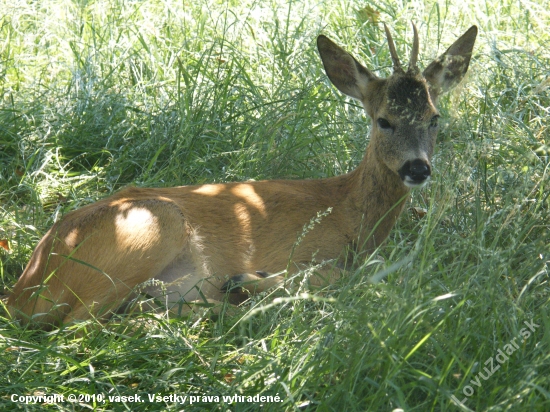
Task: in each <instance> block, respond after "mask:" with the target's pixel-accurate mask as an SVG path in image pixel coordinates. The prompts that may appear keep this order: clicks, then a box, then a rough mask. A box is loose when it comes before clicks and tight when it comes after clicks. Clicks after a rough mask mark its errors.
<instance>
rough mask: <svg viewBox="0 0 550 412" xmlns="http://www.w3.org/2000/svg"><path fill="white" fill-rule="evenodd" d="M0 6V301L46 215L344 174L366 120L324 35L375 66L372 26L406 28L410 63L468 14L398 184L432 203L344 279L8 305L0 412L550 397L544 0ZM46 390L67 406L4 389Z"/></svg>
mask: <svg viewBox="0 0 550 412" xmlns="http://www.w3.org/2000/svg"><path fill="white" fill-rule="evenodd" d="M0 16H1V17H0V88H1V92H2V95H1V99H2V100H1V106H0V176H1V178H0V222H1V225H0V240H2V241H5V242H4V243H6V244H7V247H8V248H9V251H8V250H5V249H2V248H0V279H1V282H2V284H3V287H4V289H5V292H6V293H9V292H10V289H11V287H12V286H13V284H14V283H15V281H16V279H17V278H18V276H19V275H20V274H21V272H22V271H23V268H24V266H25V264H26V262H27V261H28V258H29V256H30V253H31V252H32V250H33V248H34V247H35V245H36V243H37V242H38V240H39V239H40V238H41V236H42V235H43V234H44V233H45V231H46V230H47V229H48V228H49V227H50V226H51V224H52V223H53V222H54V221H56V220H57V219H59V218H60V217H61V216H62V215H63V214H64V213H66V212H68V211H70V210H73V209H76V208H78V207H80V206H82V205H84V204H88V203H91V202H93V201H95V200H97V199H99V198H102V197H105V196H107V195H108V194H110V193H113V192H114V191H116V190H118V189H119V188H121V187H123V186H126V185H129V184H135V185H137V186H156V187H160V186H173V185H182V184H200V183H204V182H225V181H238V180H246V179H271V178H289V179H294V178H319V177H325V176H333V175H337V174H341V173H344V172H346V171H349V170H350V169H352V168H353V167H354V166H355V165H356V164H357V163H358V162H359V160H360V159H361V157H362V155H363V152H364V148H365V145H366V143H367V141H366V136H367V135H368V129H369V125H368V123H369V121H368V119H367V118H366V116H365V115H364V114H363V112H362V109H361V108H360V107H358V105H357V104H356V103H353V102H351V101H348V100H346V99H345V98H343V97H342V96H341V95H340V94H339V93H338V92H337V91H336V90H335V89H334V88H333V87H332V86H330V85H329V83H328V81H327V79H326V76H325V75H324V74H323V72H322V68H321V63H320V60H319V58H318V56H317V53H316V51H315V47H314V39H315V38H316V36H317V35H318V34H319V33H321V32H322V33H325V34H327V35H328V36H330V37H332V38H333V39H335V40H336V41H337V42H338V43H340V44H341V45H343V46H344V47H345V48H346V49H348V50H349V51H351V52H352V53H353V54H354V55H355V56H356V57H357V58H358V59H359V60H361V61H363V62H365V64H366V65H368V67H370V68H373V69H380V70H379V71H378V73H380V74H381V75H387V74H388V73H389V71H390V70H391V63H390V58H389V53H388V50H387V47H386V44H385V40H384V36H383V35H382V30H381V27H380V24H373V22H381V21H385V22H387V23H389V25H390V26H391V28H392V31H393V33H394V39H395V41H396V43H397V48H398V51H400V53H401V55H406V54H407V53H408V50H409V45H410V41H411V38H412V33H411V28H410V23H409V21H410V20H413V21H415V22H416V23H417V25H418V27H419V30H420V39H421V56H420V57H421V64H422V65H424V66H426V65H427V63H428V62H429V61H430V60H431V59H433V58H434V57H436V56H437V55H438V54H440V53H441V52H443V51H444V50H445V48H446V47H447V46H448V45H450V44H451V43H452V41H454V39H455V38H456V37H457V36H458V35H460V34H461V33H462V32H463V31H465V30H466V29H467V28H468V27H469V26H470V25H471V24H477V25H478V26H479V28H480V35H479V37H478V40H477V43H476V48H475V55H474V58H473V61H472V64H471V66H470V73H469V75H468V78H467V79H466V81H465V82H464V83H463V84H462V85H461V87H460V89H459V90H457V91H455V92H453V94H452V95H450V96H448V97H445V98H444V99H442V102H441V104H440V108H441V111H442V113H443V116H442V117H443V120H444V121H443V122H442V123H443V125H442V127H441V132H440V137H439V143H438V147H437V153H436V157H435V159H434V162H435V172H434V174H435V176H434V179H433V181H432V183H431V184H430V185H429V186H428V187H427V188H425V189H424V190H422V191H418V192H414V194H413V196H412V198H411V200H410V207H411V208H413V207H415V208H425V209H426V210H427V213H426V215H425V216H423V217H419V216H417V215H415V214H414V213H412V212H411V211H409V210H407V211H406V212H405V213H404V214H403V216H402V217H401V218H400V220H399V222H398V224H397V226H396V228H395V229H394V231H393V232H392V234H391V236H390V238H389V239H388V241H387V242H386V243H385V245H384V246H383V247H382V248H380V250H379V251H378V253H377V254H376V255H375V256H372V257H366V256H358V257H357V259H356V260H357V262H358V267H357V269H356V270H355V271H354V272H353V273H352V274H350V276H349V277H347V278H345V279H342V280H341V281H339V282H338V284H336V285H333V286H332V287H330V288H327V289H326V290H324V291H322V293H310V292H308V291H306V290H302V289H300V290H298V291H297V292H296V293H293V294H291V293H285V292H284V291H277V295H276V296H277V297H274V296H272V295H271V294H268V295H265V296H259V297H255V298H254V299H253V300H252V301H251V302H249V303H248V304H247V305H245V306H243V307H241V308H239V309H238V310H237V311H236V312H235V313H230V312H222V314H221V315H220V316H219V317H218V318H208V317H199V318H193V319H173V318H169V319H168V318H160V319H159V318H157V317H154V316H152V315H147V314H144V315H140V316H131V317H121V318H118V319H113V320H112V321H111V322H109V323H108V324H107V325H106V326H105V327H104V328H97V325H94V324H89V323H88V324H86V323H83V324H78V325H74V326H71V327H67V328H63V329H59V330H54V331H52V332H49V333H45V332H37V331H31V330H27V329H25V328H23V327H21V326H19V325H18V324H17V323H14V322H13V321H11V320H10V319H9V318H8V317H7V315H6V312H5V311H4V310H0V352H1V354H2V355H1V356H0V405H1V406H0V408H1V409H5V410H67V411H68V410H89V409H92V410H98V411H104V410H105V411H110V410H113V411H119V410H148V411H149V410H151V411H155V410H159V411H160V410H186V411H187V410H232V411H245V410H257V409H259V408H260V403H258V402H255V401H254V398H246V397H254V396H271V397H272V399H269V400H278V401H279V400H280V402H266V401H265V400H264V403H263V409H265V410H308V411H309V410H311V411H313V410H320V411H332V410H346V411H354V410H358V411H364V410H373V411H378V410H380V411H389V410H395V411H398V410H404V411H456V410H475V411H485V410H490V411H503V410H510V411H546V410H549V409H550V377H549V375H548V370H550V369H549V367H550V355H549V353H550V350H549V346H550V317H549V313H548V312H549V311H548V307H549V306H548V304H549V302H550V285H549V273H548V272H549V261H550V230H549V223H548V222H550V199H549V197H548V194H549V193H550V187H549V186H550V179H549V155H550V147H549V146H550V137H549V136H550V135H549V130H550V129H549V125H548V119H549V118H550V116H549V108H550V96H549V87H550V83H549V76H550V72H549V70H548V67H550V54H549V52H548V49H547V45H548V44H549V43H550V34H549V33H548V28H547V22H548V21H549V19H550V15H549V11H548V4H545V3H544V2H542V1H539V2H536V1H526V2H521V3H520V2H514V1H508V0H501V1H500V2H481V3H480V2H478V1H471V0H465V1H461V2H458V1H455V0H450V1H448V2H445V3H435V2H432V1H414V2H410V3H400V2H397V3H395V2H390V1H386V0H381V1H380V2H377V3H376V4H374V3H372V4H369V5H367V3H366V2H351V1H348V0H339V1H337V2H334V1H332V2H328V1H327V2H325V1H320V2H309V1H308V0H304V1H289V2H282V1H275V0H273V1H269V2H263V1H262V2H256V1H252V0H247V1H244V2H242V1H225V2H223V1H208V0H198V1H193V2H187V1H180V2H177V1H173V0H164V1H160V0H149V1H122V0H114V1H111V2H107V1H104V0H96V1H93V0H92V1H85V0H82V1H72V2H71V1H68V0H55V1H54V0H48V1H43V2H24V1H16V0H7V1H4V2H3V3H2V4H0ZM404 60H406V59H404ZM380 258H383V260H382V259H380ZM371 276H374V277H375V278H376V279H378V281H377V282H375V283H374V284H373V283H371V282H369V278H370V277H371ZM526 321H527V322H528V323H529V322H534V324H536V325H538V326H536V327H535V326H533V324H532V323H530V325H531V329H529V327H528V326H526V324H525V323H524V322H526ZM526 333H529V336H527V335H526ZM514 339H515V340H514ZM516 341H517V342H516ZM512 342H516V343H518V342H521V343H519V344H518V345H517V347H516V346H514V345H513V343H512ZM506 345H512V346H506ZM499 350H501V351H503V352H504V353H506V350H508V351H509V353H508V356H507V357H508V359H506V360H505V361H504V362H503V363H497V361H496V360H498V359H502V357H500V358H498V357H497V355H498V354H499V352H498V351H499ZM490 359H493V362H494V366H495V367H496V365H499V369H498V370H496V371H494V373H492V374H489V373H488V371H490V369H491V365H490V362H491V360H490ZM484 368H487V369H484ZM488 375H491V376H488ZM40 394H45V395H53V394H60V395H64V396H65V401H64V402H51V403H46V404H44V403H30V404H24V403H21V402H12V399H11V396H12V395H17V396H25V395H34V396H38V395H40ZM69 395H75V396H77V397H78V398H77V402H73V403H71V402H68V401H67V398H68V396H69ZM94 395H95V397H94ZM132 395H139V396H141V400H143V402H142V403H141V402H140V403H137V402H135V401H136V399H126V400H124V399H123V398H122V397H123V396H132ZM148 395H158V396H170V395H178V396H187V398H186V400H185V404H182V403H181V402H182V399H179V398H178V399H177V400H176V399H174V398H173V397H172V398H167V399H159V398H156V399H153V401H149V398H148ZM234 395H240V396H244V398H239V399H235V398H234V399H233V401H236V402H234V403H231V401H230V400H224V399H223V396H234ZM98 396H99V397H103V398H101V399H100V398H98ZM109 396H110V397H111V398H109ZM116 396H120V398H116ZM192 396H193V397H196V398H191V397H192ZM202 396H210V397H211V398H202ZM216 396H217V397H219V399H216V398H215V397H216ZM275 397H277V398H275ZM453 397H454V398H453ZM17 399H19V398H17ZM456 400H458V401H462V402H463V404H462V405H457V403H456ZM191 401H193V403H192V404H191Z"/></svg>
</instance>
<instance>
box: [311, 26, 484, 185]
mask: <svg viewBox="0 0 550 412" xmlns="http://www.w3.org/2000/svg"><path fill="white" fill-rule="evenodd" d="M413 29H414V42H413V48H412V52H411V58H410V63H409V67H408V69H407V70H406V71H405V70H403V69H402V68H401V63H400V61H399V58H398V57H397V54H396V51H395V45H394V43H393V40H392V37H391V34H390V32H389V30H388V29H387V27H386V35H387V38H388V45H389V48H390V53H391V57H392V60H393V67H394V72H393V74H392V75H391V76H390V77H388V78H386V79H381V78H379V77H377V76H375V75H374V74H373V73H372V72H370V71H369V70H368V69H366V68H365V67H364V66H362V65H361V64H360V63H359V62H358V61H357V60H355V58H353V57H352V56H351V55H350V54H348V53H347V52H345V51H344V50H343V49H341V48H340V47H338V46H337V45H336V44H334V43H333V42H332V41H331V40H329V39H328V38H327V37H325V36H319V37H318V39H317V46H318V49H319V53H320V55H321V59H322V60H323V65H324V67H325V71H326V73H327V75H328V77H329V79H330V80H331V81H332V83H333V84H334V85H335V86H336V87H337V88H338V89H339V90H340V91H341V92H342V93H344V94H346V95H348V96H351V97H353V98H355V99H357V100H359V101H361V103H362V104H363V106H364V108H365V110H366V112H367V114H368V115H369V116H370V118H371V119H372V129H371V141H370V145H371V146H372V150H373V151H374V153H375V156H376V159H377V161H378V162H379V163H380V164H381V165H382V167H385V168H387V169H388V170H389V171H390V172H391V173H394V174H397V175H399V177H400V178H401V181H402V182H403V184H404V185H405V186H407V187H419V186H422V185H424V184H425V183H426V182H427V181H428V179H429V178H430V176H431V163H430V160H431V157H432V154H433V150H434V145H435V140H436V136H437V131H438V118H439V114H438V111H437V109H436V107H435V104H436V102H437V98H438V97H439V95H440V94H442V93H445V92H446V91H448V90H450V89H451V88H452V87H454V86H455V85H456V84H458V82H459V81H460V80H461V79H462V77H463V76H464V74H465V73H466V71H467V70H468V65H469V62H470V56H471V52H472V48H473V45H474V42H475V38H476V35H477V28H476V27H475V26H472V27H471V28H470V29H469V30H468V31H467V32H466V33H465V34H464V35H463V36H462V37H460V38H459V39H458V40H457V41H456V42H455V43H454V44H453V45H452V46H451V47H450V48H449V49H448V50H447V51H446V52H445V53H444V54H443V55H442V56H440V57H439V58H438V59H436V60H434V61H433V62H432V63H431V64H430V65H429V66H428V67H427V68H426V70H424V72H422V73H421V72H420V70H419V69H418V67H417V65H416V61H417V58H418V49H419V47H418V34H417V31H416V27H414V25H413Z"/></svg>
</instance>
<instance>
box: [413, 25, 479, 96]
mask: <svg viewBox="0 0 550 412" xmlns="http://www.w3.org/2000/svg"><path fill="white" fill-rule="evenodd" d="M476 36H477V26H472V27H470V28H469V29H468V31H467V32H466V33H464V34H463V35H462V36H461V37H460V38H459V39H458V40H457V41H455V42H454V43H453V45H452V46H451V47H449V48H448V49H447V51H446V52H445V53H443V54H442V55H441V56H439V57H438V58H437V59H435V60H434V61H433V62H431V63H430V65H429V66H428V67H426V69H425V70H424V72H423V75H424V77H425V78H426V80H427V81H428V83H429V84H430V91H431V92H432V94H433V95H434V96H435V97H437V96H440V95H441V94H443V93H446V92H448V91H449V90H451V89H452V88H453V87H455V86H456V85H457V84H458V83H460V81H461V80H462V78H463V77H464V75H465V74H466V72H467V71H468V66H469V65H470V58H471V57H472V50H473V48H474V43H475V41H476Z"/></svg>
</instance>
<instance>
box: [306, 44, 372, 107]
mask: <svg viewBox="0 0 550 412" xmlns="http://www.w3.org/2000/svg"><path fill="white" fill-rule="evenodd" d="M317 49H319V54H320V55H321V60H322V61H323V66H325V72H326V73H327V76H328V78H329V79H330V81H331V82H332V84H334V85H335V86H336V88H337V89H338V90H340V91H341V92H342V93H344V94H346V95H348V96H350V97H353V98H355V99H357V100H364V98H365V96H366V90H367V83H368V82H370V81H371V80H375V79H376V78H377V77H376V76H375V75H374V74H372V73H371V72H370V71H368V70H367V69H366V68H365V67H363V66H362V65H361V64H360V63H359V62H358V61H357V60H355V58H353V56H352V55H351V54H349V53H348V52H346V51H345V50H344V49H342V48H341V47H339V46H337V45H336V43H334V42H333V41H332V40H330V39H329V38H328V37H326V36H323V35H320V36H319V37H317Z"/></svg>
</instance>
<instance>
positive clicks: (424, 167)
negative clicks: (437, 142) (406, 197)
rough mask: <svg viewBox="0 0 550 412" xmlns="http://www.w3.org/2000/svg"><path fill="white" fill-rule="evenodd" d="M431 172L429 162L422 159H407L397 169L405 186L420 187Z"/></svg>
mask: <svg viewBox="0 0 550 412" xmlns="http://www.w3.org/2000/svg"><path fill="white" fill-rule="evenodd" d="M431 174H432V168H431V166H430V164H429V163H428V162H427V161H426V160H423V159H414V160H408V161H407V162H405V164H404V165H403V166H402V167H401V169H399V176H400V177H401V179H402V180H403V183H404V184H405V186H407V187H410V188H413V187H421V186H424V184H426V182H427V181H428V180H429V178H430V176H431Z"/></svg>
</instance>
